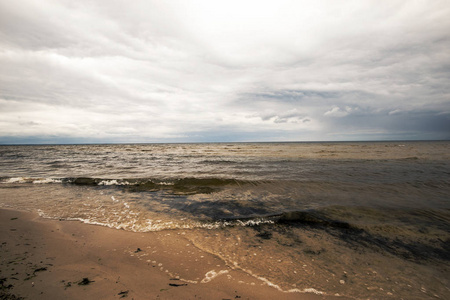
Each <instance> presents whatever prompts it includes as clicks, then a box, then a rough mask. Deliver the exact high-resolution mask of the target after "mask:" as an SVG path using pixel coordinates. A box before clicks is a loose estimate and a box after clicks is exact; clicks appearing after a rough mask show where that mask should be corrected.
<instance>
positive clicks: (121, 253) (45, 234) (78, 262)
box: [0, 209, 342, 299]
mask: <svg viewBox="0 0 450 300" xmlns="http://www.w3.org/2000/svg"><path fill="white" fill-rule="evenodd" d="M0 223H1V225H0V243H1V247H0V253H1V263H0V270H1V271H0V281H1V294H0V295H1V296H2V299H22V298H20V297H23V298H25V299H119V298H129V299H325V298H327V299H330V298H334V297H330V296H326V297H325V296H324V295H315V294H314V293H299V292H293V293H286V292H281V291H278V290H277V289H276V288H275V287H270V286H268V285H267V284H266V283H264V282H263V281H262V280H259V279H257V278H256V277H255V276H251V275H249V274H247V273H245V272H243V271H241V270H233V269H232V268H230V266H227V265H225V264H224V262H223V261H222V260H220V259H219V258H217V257H215V256H213V255H211V254H209V253H206V252H203V251H201V250H199V249H197V248H195V247H194V246H193V245H192V244H190V243H189V241H188V240H187V239H185V238H183V233H182V232H178V233H176V232H170V231H164V232H150V233H133V232H127V231H124V230H116V229H110V228H106V227H102V226H95V225H87V224H83V223H81V222H77V221H58V220H48V219H43V218H40V217H39V216H38V215H36V214H33V213H29V212H20V211H15V210H8V209H2V210H0ZM174 274H178V275H174ZM340 299H342V298H340Z"/></svg>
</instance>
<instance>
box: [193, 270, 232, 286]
mask: <svg viewBox="0 0 450 300" xmlns="http://www.w3.org/2000/svg"><path fill="white" fill-rule="evenodd" d="M227 273H228V270H220V271H219V272H216V271H215V270H211V271H209V272H206V274H205V278H203V279H202V281H200V283H208V282H210V281H211V280H213V279H214V278H216V277H217V276H220V275H222V274H227Z"/></svg>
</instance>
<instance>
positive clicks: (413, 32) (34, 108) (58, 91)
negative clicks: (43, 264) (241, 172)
mask: <svg viewBox="0 0 450 300" xmlns="http://www.w3.org/2000/svg"><path fill="white" fill-rule="evenodd" d="M218 2H220V3H218ZM448 49H450V5H449V4H448V1H381V2H380V1H320V0H319V1H282V0H281V1H280V0H278V1H195V0H194V1H181V0H180V1H123V0H113V1H106V2H105V1H96V0H80V1H68V0H67V1H66V0H58V1H56V0H42V1H31V0H29V1H28V0H17V1H6V0H0V65H1V67H0V143H84V142H85V143H95V142H205V141H211V142H214V141H280V140H282V141H311V140H381V139H413V140H414V139H450V85H449V82H450V81H449V80H450V51H448Z"/></svg>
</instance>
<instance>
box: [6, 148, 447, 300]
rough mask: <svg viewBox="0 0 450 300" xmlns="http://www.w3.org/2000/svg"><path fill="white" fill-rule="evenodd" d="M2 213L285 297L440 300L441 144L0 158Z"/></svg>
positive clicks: (443, 247)
mask: <svg viewBox="0 0 450 300" xmlns="http://www.w3.org/2000/svg"><path fill="white" fill-rule="evenodd" d="M0 207H5V208H15V209H21V210H30V211H36V212H38V213H39V214H40V215H41V216H43V217H46V218H55V219H61V220H79V221H82V222H86V223H90V224H96V225H103V226H108V227H111V228H117V229H124V230H129V231H136V232H148V231H172V232H173V231H177V232H178V233H180V232H182V233H183V235H184V236H185V237H186V238H188V239H189V240H190V241H191V242H192V244H193V245H195V246H196V247H197V248H199V249H202V250H204V251H207V252H210V253H213V254H214V255H216V256H217V257H220V258H221V259H222V260H223V261H224V262H225V263H226V264H227V265H228V266H229V267H231V268H234V269H240V270H243V271H244V272H247V273H248V274H250V275H251V276H253V277H254V278H255V279H257V280H259V281H261V282H262V283H265V284H268V285H271V286H273V287H274V288H276V289H279V290H282V291H285V292H314V293H321V294H324V295H342V296H347V297H351V298H358V299H365V298H392V299H400V298H403V299H426V298H441V299H448V298H450V290H449V289H450V282H449V279H450V272H449V270H450V269H449V267H450V239H449V238H450V142H446V141H441V142H345V143H230V144H227V143H213V144H207V143H205V144H131V145H40V146H34V145H29V146H0Z"/></svg>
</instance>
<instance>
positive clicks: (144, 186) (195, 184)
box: [0, 177, 262, 195]
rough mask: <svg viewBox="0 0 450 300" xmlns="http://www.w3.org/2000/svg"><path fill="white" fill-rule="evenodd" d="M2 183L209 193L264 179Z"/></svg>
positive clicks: (19, 180)
mask: <svg viewBox="0 0 450 300" xmlns="http://www.w3.org/2000/svg"><path fill="white" fill-rule="evenodd" d="M0 183H14V184H21V183H34V184H45V183H61V184H72V185H78V186H111V187H115V186H117V187H128V188H129V189H130V190H131V191H134V192H140V191H142V192H146V191H150V192H151V191H158V190H168V191H171V192H173V193H174V194H184V195H191V194H198V193H203V194H209V193H212V192H214V191H217V190H219V189H220V188H223V187H225V186H243V185H248V184H251V185H258V184H261V183H262V181H250V180H240V179H231V178H193V177H186V178H161V179H158V178H131V179H109V178H95V177H65V178H32V177H3V178H0Z"/></svg>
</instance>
